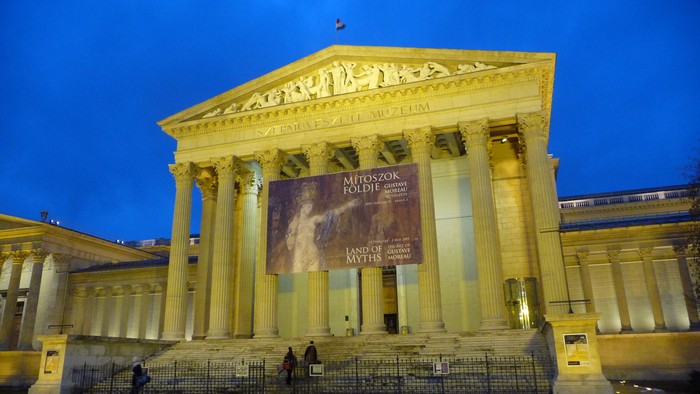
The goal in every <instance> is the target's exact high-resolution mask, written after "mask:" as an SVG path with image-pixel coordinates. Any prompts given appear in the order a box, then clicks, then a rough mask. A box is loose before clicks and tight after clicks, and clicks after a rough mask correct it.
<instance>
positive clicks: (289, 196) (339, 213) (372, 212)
mask: <svg viewBox="0 0 700 394" xmlns="http://www.w3.org/2000/svg"><path fill="white" fill-rule="evenodd" d="M268 204H269V205H268V216H267V220H268V221H267V273H268V274H281V273H289V272H310V271H325V270H332V269H349V268H363V267H382V266H386V265H400V264H419V263H422V261H423V251H422V242H421V221H420V193H419V190H418V166H417V165H416V164H408V165H399V166H392V167H382V168H374V169H371V170H361V171H350V172H341V173H335V174H328V175H320V176H312V177H305V178H296V179H287V180H282V181H273V182H270V185H269V199H268Z"/></svg>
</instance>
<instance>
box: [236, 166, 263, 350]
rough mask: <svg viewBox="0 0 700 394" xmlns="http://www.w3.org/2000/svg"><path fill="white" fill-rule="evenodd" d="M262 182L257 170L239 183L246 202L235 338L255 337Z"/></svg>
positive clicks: (244, 172) (243, 215)
mask: <svg viewBox="0 0 700 394" xmlns="http://www.w3.org/2000/svg"><path fill="white" fill-rule="evenodd" d="M261 182H262V180H261V179H260V177H259V176H258V175H257V174H256V173H255V172H253V171H247V170H246V171H241V172H240V173H239V179H238V184H239V185H240V186H241V198H242V200H243V201H242V202H243V210H242V221H241V237H240V245H239V248H238V249H239V251H240V259H239V264H238V267H237V272H236V283H237V286H236V294H235V300H236V302H235V304H234V308H235V313H234V316H235V319H234V322H235V326H234V327H233V336H234V338H250V337H251V336H252V335H253V298H254V297H253V291H254V287H253V284H254V283H255V251H256V245H255V240H256V235H257V233H256V230H257V219H258V192H259V190H260V185H261Z"/></svg>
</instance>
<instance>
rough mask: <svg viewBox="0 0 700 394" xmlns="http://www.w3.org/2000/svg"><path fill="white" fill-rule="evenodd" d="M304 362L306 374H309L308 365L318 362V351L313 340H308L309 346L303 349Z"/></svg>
mask: <svg viewBox="0 0 700 394" xmlns="http://www.w3.org/2000/svg"><path fill="white" fill-rule="evenodd" d="M304 362H305V364H306V376H309V368H310V365H311V364H318V352H317V351H316V346H314V341H310V342H309V346H307V347H306V351H304Z"/></svg>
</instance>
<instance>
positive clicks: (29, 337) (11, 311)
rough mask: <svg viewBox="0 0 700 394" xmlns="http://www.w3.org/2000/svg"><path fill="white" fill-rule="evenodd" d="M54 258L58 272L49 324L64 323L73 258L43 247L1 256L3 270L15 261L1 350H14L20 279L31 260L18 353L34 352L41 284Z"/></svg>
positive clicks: (0, 325)
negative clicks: (48, 260) (5, 265)
mask: <svg viewBox="0 0 700 394" xmlns="http://www.w3.org/2000/svg"><path fill="white" fill-rule="evenodd" d="M49 256H51V260H50V261H51V263H52V264H51V266H50V267H49V269H55V270H56V272H57V275H58V276H57V278H56V279H55V280H56V281H57V283H56V286H54V287H53V289H54V291H55V294H50V295H49V297H47V298H48V299H50V300H51V301H52V302H53V305H52V307H51V308H49V313H48V316H47V318H46V320H47V321H49V322H54V324H60V323H61V321H62V318H63V316H62V314H63V310H64V306H65V305H64V304H65V297H63V292H64V291H65V288H66V286H67V279H66V278H67V270H66V269H65V268H66V266H67V262H68V260H69V259H70V257H69V256H66V255H62V254H57V253H49V252H48V251H46V250H44V249H42V248H34V249H31V250H15V251H12V252H7V253H2V254H0V267H1V266H2V265H3V263H4V262H5V261H6V260H8V259H11V260H12V261H11V268H10V278H9V281H8V287H7V297H6V298H5V300H4V305H5V306H4V308H3V310H2V316H1V317H0V318H1V319H2V320H1V321H0V350H12V349H13V347H14V343H12V341H13V334H14V330H15V316H16V315H17V313H18V310H17V305H18V301H19V294H20V280H21V277H22V271H23V267H24V266H25V262H27V261H31V275H30V278H29V287H28V290H27V295H26V298H25V299H24V305H23V309H22V311H21V312H22V314H21V315H22V321H21V326H20V331H19V337H18V338H17V346H16V348H17V350H32V349H33V340H34V333H35V331H36V329H37V326H36V324H37V318H38V316H37V312H38V306H39V297H40V290H41V283H42V278H43V274H44V270H45V269H46V268H45V262H46V261H47V258H48V257H49Z"/></svg>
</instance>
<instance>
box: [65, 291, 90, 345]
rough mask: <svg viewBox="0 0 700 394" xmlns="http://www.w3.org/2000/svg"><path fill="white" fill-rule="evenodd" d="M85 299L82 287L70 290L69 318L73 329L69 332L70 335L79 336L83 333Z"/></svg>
mask: <svg viewBox="0 0 700 394" xmlns="http://www.w3.org/2000/svg"><path fill="white" fill-rule="evenodd" d="M86 297H87V290H86V289H85V288H84V287H78V288H75V289H73V290H72V293H71V298H70V307H71V309H70V318H71V322H72V324H73V328H72V330H71V333H72V334H75V335H81V334H82V333H83V317H84V314H85V298H86ZM59 332H60V331H59Z"/></svg>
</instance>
